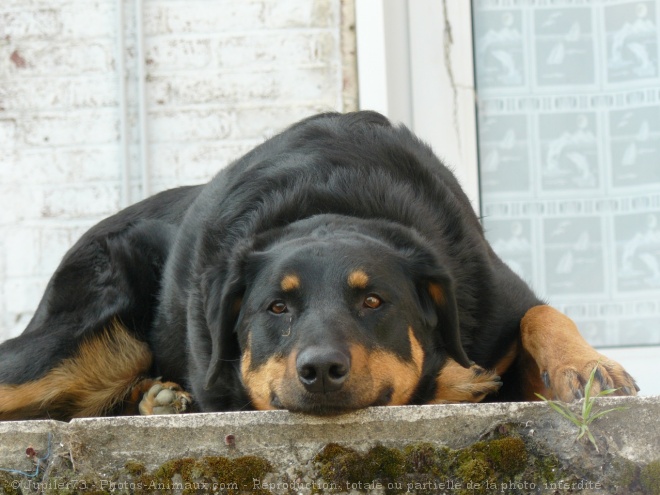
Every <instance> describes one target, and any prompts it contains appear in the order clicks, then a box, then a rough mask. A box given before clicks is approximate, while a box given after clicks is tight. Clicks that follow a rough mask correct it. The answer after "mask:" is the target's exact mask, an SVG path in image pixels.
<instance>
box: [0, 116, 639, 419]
mask: <svg viewBox="0 0 660 495" xmlns="http://www.w3.org/2000/svg"><path fill="white" fill-rule="evenodd" d="M596 365H598V366H599V368H598V372H597V375H596V376H597V378H598V380H597V385H596V389H598V388H602V387H608V388H618V393H619V394H621V395H625V394H630V395H634V394H635V393H636V385H635V382H634V381H633V379H632V378H631V377H630V376H629V375H628V374H627V373H626V372H625V371H624V370H623V368H622V367H621V366H620V365H619V364H617V363H615V362H612V361H611V360H608V359H607V358H605V357H604V356H602V355H600V354H599V353H597V352H596V351H595V350H594V349H592V348H591V347H590V346H589V345H588V344H587V343H586V342H585V341H584V340H583V339H582V338H581V337H580V335H579V333H578V331H577V329H576V328H575V326H574V324H573V323H572V322H571V320H569V319H568V318H567V317H565V316H563V315H562V314H561V313H559V312H557V311H556V310H554V309H552V308H550V307H548V306H546V305H544V304H543V303H542V302H541V301H540V300H539V299H537V297H536V296H535V295H534V294H533V293H532V291H531V290H530V289H529V288H528V287H527V285H526V284H525V283H524V282H522V281H521V280H520V279H519V278H518V277H517V276H516V275H514V274H513V273H512V272H511V270H509V268H507V266H506V265H505V264H504V263H503V262H502V261H501V260H500V259H499V258H498V257H497V256H496V255H495V253H494V252H493V251H492V249H491V247H490V246H489V245H488V243H487V242H486V240H485V239H484V235H483V232H482V228H481V226H480V224H479V221H478V219H477V217H476V216H475V214H474V212H473V210H472V207H471V206H470V204H469V202H468V200H467V198H466V196H465V195H464V193H463V192H462V191H461V189H460V187H459V184H458V182H457V181H456V179H455V178H454V176H453V175H452V174H451V172H449V171H448V170H447V169H446V168H445V167H444V166H443V165H442V163H441V162H440V161H439V160H438V159H437V158H436V157H435V156H434V155H433V153H432V152H431V150H430V149H429V148H428V147H427V146H425V145H424V144H422V143H421V142H420V141H419V140H418V139H416V138H415V137H414V136H413V135H412V134H411V133H410V132H409V131H408V130H407V129H405V128H403V127H395V126H392V125H391V124H390V122H388V121H387V120H386V119H385V118H384V117H382V116H381V115H378V114H375V113H371V112H361V113H354V114H348V115H339V114H325V115H319V116H316V117H312V118H309V119H307V120H304V121H302V122H300V123H298V124H296V125H294V126H292V127H291V128H289V129H287V130H286V131H284V132H283V133H281V134H279V135H277V136H275V137H274V138H272V139H270V140H268V141H266V142H265V143H264V144H262V145H261V146H259V147H257V148H256V149H254V150H253V151H251V152H250V153H248V154H247V155H245V156H244V157H243V158H241V159H240V160H238V161H237V162H235V163H234V164H232V165H231V166H230V167H228V168H227V169H225V170H223V171H221V172H220V173H219V174H218V175H217V176H216V177H215V178H214V179H213V180H212V181H211V182H210V183H209V184H207V185H204V186H196V187H183V188H179V189H174V190H170V191H166V192H164V193H161V194H158V195H156V196H154V197H152V198H150V199H147V200H145V201H143V202H141V203H138V204H136V205H134V206H131V207H129V208H127V209H125V210H123V211H122V212H120V213H118V214H117V215H115V216H113V217H111V218H108V219H107V220H105V221H103V222H101V223H99V224H98V225H96V226H95V227H94V228H92V229H91V230H90V231H89V232H87V233H86V234H85V235H84V236H83V237H82V239H80V241H78V243H77V244H76V245H75V246H74V247H73V248H72V249H71V250H70V251H69V252H68V253H67V254H66V256H65V257H64V260H63V261H62V263H61V265H60V266H59V268H58V269H57V271H56V272H55V274H54V275H53V277H52V279H51V281H50V283H49V284H48V287H47V289H46V293H45V294H44V297H43V300H42V301H41V303H40V304H39V307H38V309H37V312H36V314H35V316H34V318H33V319H32V321H31V322H30V324H29V325H28V327H27V329H26V330H25V332H24V333H23V334H22V335H21V336H19V337H17V338H15V339H12V340H9V341H7V342H4V343H3V344H2V345H1V346H0V419H18V418H45V417H51V418H59V419H68V418H72V417H79V416H92V415H102V414H122V413H131V412H136V411H137V409H138V404H139V409H140V411H141V412H142V413H143V414H150V413H158V412H172V411H182V410H190V409H195V410H200V411H226V410H243V409H288V410H291V411H300V412H306V413H312V414H335V413H341V412H345V411H351V410H355V409H359V408H364V407H368V406H378V405H397V404H434V403H443V402H478V401H482V400H493V399H495V400H526V399H533V398H534V392H541V393H543V394H546V395H547V396H553V397H558V398H561V399H563V400H571V399H574V398H579V397H580V396H581V395H582V393H583V389H584V384H585V381H586V378H587V377H588V375H589V373H590V372H591V370H592V369H593V367H594V366H596ZM156 377H158V378H157V379H156ZM500 377H501V379H500ZM157 380H162V381H157ZM175 384H180V385H181V386H182V387H183V388H181V387H179V386H178V385H175ZM184 390H185V391H184ZM143 394H144V397H143ZM189 394H190V395H189ZM191 401H192V402H191Z"/></svg>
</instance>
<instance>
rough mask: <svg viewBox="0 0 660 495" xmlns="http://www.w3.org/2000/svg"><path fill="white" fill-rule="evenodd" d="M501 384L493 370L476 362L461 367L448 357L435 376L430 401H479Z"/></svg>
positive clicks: (492, 392) (436, 402)
mask: <svg viewBox="0 0 660 495" xmlns="http://www.w3.org/2000/svg"><path fill="white" fill-rule="evenodd" d="M501 386H502V381H501V380H500V377H499V376H498V375H497V373H496V372H495V371H491V370H487V369H484V368H482V367H481V366H478V365H476V364H475V365H473V366H471V367H470V368H463V367H462V366H461V365H460V364H458V363H457V362H456V361H454V360H453V359H450V360H449V361H448V362H447V364H446V365H445V366H444V367H443V368H442V369H441V370H440V373H439V374H438V377H437V378H436V393H435V397H434V398H433V400H432V401H431V402H430V403H431V404H447V403H454V402H481V401H482V400H484V399H485V398H486V396H488V395H490V394H494V393H496V392H497V391H498V390H499V389H500V387H501Z"/></svg>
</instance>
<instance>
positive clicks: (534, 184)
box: [473, 0, 660, 347]
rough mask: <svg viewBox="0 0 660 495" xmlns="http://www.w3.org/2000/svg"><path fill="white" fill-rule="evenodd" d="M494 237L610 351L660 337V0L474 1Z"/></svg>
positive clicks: (485, 194)
mask: <svg viewBox="0 0 660 495" xmlns="http://www.w3.org/2000/svg"><path fill="white" fill-rule="evenodd" d="M473 21H474V50H475V66H476V84H477V96H478V140H479V167H480V184H481V204H482V215H483V222H484V227H485V229H486V231H487V236H488V238H489V240H490V241H491V243H492V244H493V246H494V248H495V250H496V251H497V252H498V253H499V255H500V256H501V257H502V258H503V259H504V260H505V261H506V262H507V263H508V264H509V265H510V266H511V268H513V269H514V270H515V271H516V272H517V273H519V274H520V275H521V276H522V277H523V278H524V279H525V280H527V281H528V282H529V283H530V285H531V286H532V287H533V288H534V289H535V290H536V291H537V293H538V294H539V295H540V296H541V297H544V298H546V299H547V300H548V301H549V302H550V303H551V304H553V305H554V306H556V307H558V308H559V309H561V310H563V311H565V312H566V313H567V314H568V315H569V316H571V317H572V318H573V319H575V320H576V322H577V323H578V325H579V326H580V329H581V331H582V333H583V334H584V335H585V336H586V338H587V339H588V340H589V341H590V342H591V344H593V345H596V346H601V347H606V346H626V345H645V344H660V64H659V61H658V56H659V48H658V47H659V46H660V29H659V28H658V26H659V24H660V0H649V1H631V0H601V1H591V2H586V1H584V0H475V1H474V2H473Z"/></svg>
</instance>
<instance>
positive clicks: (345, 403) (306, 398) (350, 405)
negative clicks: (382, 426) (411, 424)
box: [271, 387, 394, 416]
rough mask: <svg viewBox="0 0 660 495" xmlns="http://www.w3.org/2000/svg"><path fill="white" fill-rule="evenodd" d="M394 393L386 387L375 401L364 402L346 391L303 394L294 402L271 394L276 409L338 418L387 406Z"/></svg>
mask: <svg viewBox="0 0 660 495" xmlns="http://www.w3.org/2000/svg"><path fill="white" fill-rule="evenodd" d="M393 393H394V389H393V388H392V387H386V388H385V389H383V390H382V391H381V392H380V394H378V396H377V397H376V399H375V400H372V401H370V402H363V401H361V400H359V397H356V396H355V395H354V394H350V393H347V392H346V391H339V392H331V393H319V394H310V393H302V394H299V395H298V396H297V397H296V398H295V399H293V400H283V399H282V398H280V396H278V395H277V394H276V393H275V392H273V393H272V394H271V405H272V406H273V408H275V409H280V410H287V411H290V412H296V413H303V414H312V415H315V416H336V415H340V414H346V413H349V412H352V411H357V410H359V409H364V408H367V407H375V406H386V405H388V404H390V402H391V401H392V396H393Z"/></svg>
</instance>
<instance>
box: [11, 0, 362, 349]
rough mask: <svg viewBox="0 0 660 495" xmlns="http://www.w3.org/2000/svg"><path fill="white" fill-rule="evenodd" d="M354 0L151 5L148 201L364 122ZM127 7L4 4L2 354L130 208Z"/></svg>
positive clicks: (71, 1)
mask: <svg viewBox="0 0 660 495" xmlns="http://www.w3.org/2000/svg"><path fill="white" fill-rule="evenodd" d="M352 3H353V2H352V0H222V1H219V0H218V1H216V0H145V2H144V23H143V26H144V32H145V43H144V46H145V60H146V71H147V86H146V101H147V109H148V119H147V135H146V138H147V142H148V149H149V153H150V157H151V159H150V169H151V171H150V175H149V177H148V179H147V180H148V184H149V189H150V190H151V191H152V192H155V191H159V190H163V189H166V188H170V187H173V186H176V185H181V184H192V183H199V182H204V181H206V180H208V179H209V178H210V177H211V176H212V175H213V174H214V173H215V172H216V171H217V170H219V169H220V168H221V167H223V166H225V165H226V164H227V163H228V162H229V161H231V160H232V159H234V158H237V157H238V156H240V155H241V154H242V153H243V152H245V151H246V150H248V149H249V148H251V147H252V146H254V145H256V144H258V143H259V142H261V141H262V140H263V139H264V138H265V137H268V136H269V135H271V134H273V133H274V132H276V131H277V130H279V129H282V128H283V127H285V126H286V125H288V124H290V123H292V122H294V121H295V120H297V119H299V118H302V117H304V116H307V115H311V114H313V113H316V112H318V111H325V110H352V109H354V108H355V104H356V98H355V88H356V76H355V71H354V68H353V67H354V41H353V39H352V16H351V12H352ZM124 7H125V15H126V23H125V27H124V30H123V33H121V35H122V36H123V39H124V42H125V44H126V47H125V55H126V60H127V72H126V81H127V94H128V103H129V107H128V110H129V112H128V113H129V121H128V124H129V125H128V130H129V133H128V141H129V144H130V153H129V158H130V159H129V167H130V170H131V188H130V198H128V199H129V201H136V200H138V199H139V198H140V194H141V190H142V180H143V178H142V177H141V175H140V163H139V152H138V147H137V143H138V140H139V139H140V135H139V132H138V126H137V123H136V118H137V117H136V115H137V110H136V107H137V101H136V93H137V91H136V86H137V85H136V82H135V81H136V72H137V68H136V65H137V64H136V39H135V38H136V36H135V33H136V29H135V18H134V4H133V1H132V0H127V1H126V2H125V4H124ZM116 12H117V2H116V1H115V0H94V1H91V0H2V2H0V340H3V339H5V338H9V337H12V336H15V335H17V334H18V333H20V332H21V331H22V330H23V328H24V327H25V325H26V324H27V322H28V321H29V319H30V317H31V315H32V313H33V311H34V309H35V308H36V306H37V303H38V301H39V299H40V297H41V294H42V292H43V289H44V288H45V285H46V282H47V280H48V278H49V276H50V275H51V273H52V272H53V270H54V269H55V267H56V266H57V264H58V262H59V260H60V258H61V257H62V255H63V254H64V253H65V252H66V250H67V249H68V247H70V246H71V245H72V244H73V243H74V242H75V240H76V239H77V238H78V237H79V236H80V235H81V233H82V232H83V231H84V230H86V229H87V228H89V227H90V226H91V225H93V224H94V223H96V222H97V221H98V220H100V219H101V218H103V217H105V216H107V215H109V214H111V213H113V212H115V211H116V210H118V209H119V208H120V206H121V204H122V198H121V185H120V180H121V172H120V166H119V160H120V154H121V149H120V145H119V140H120V130H119V129H120V126H119V101H120V91H119V82H118V81H119V75H118V72H117V54H118V50H117V46H118V36H119V35H120V34H119V33H118V29H117V28H116Z"/></svg>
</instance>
